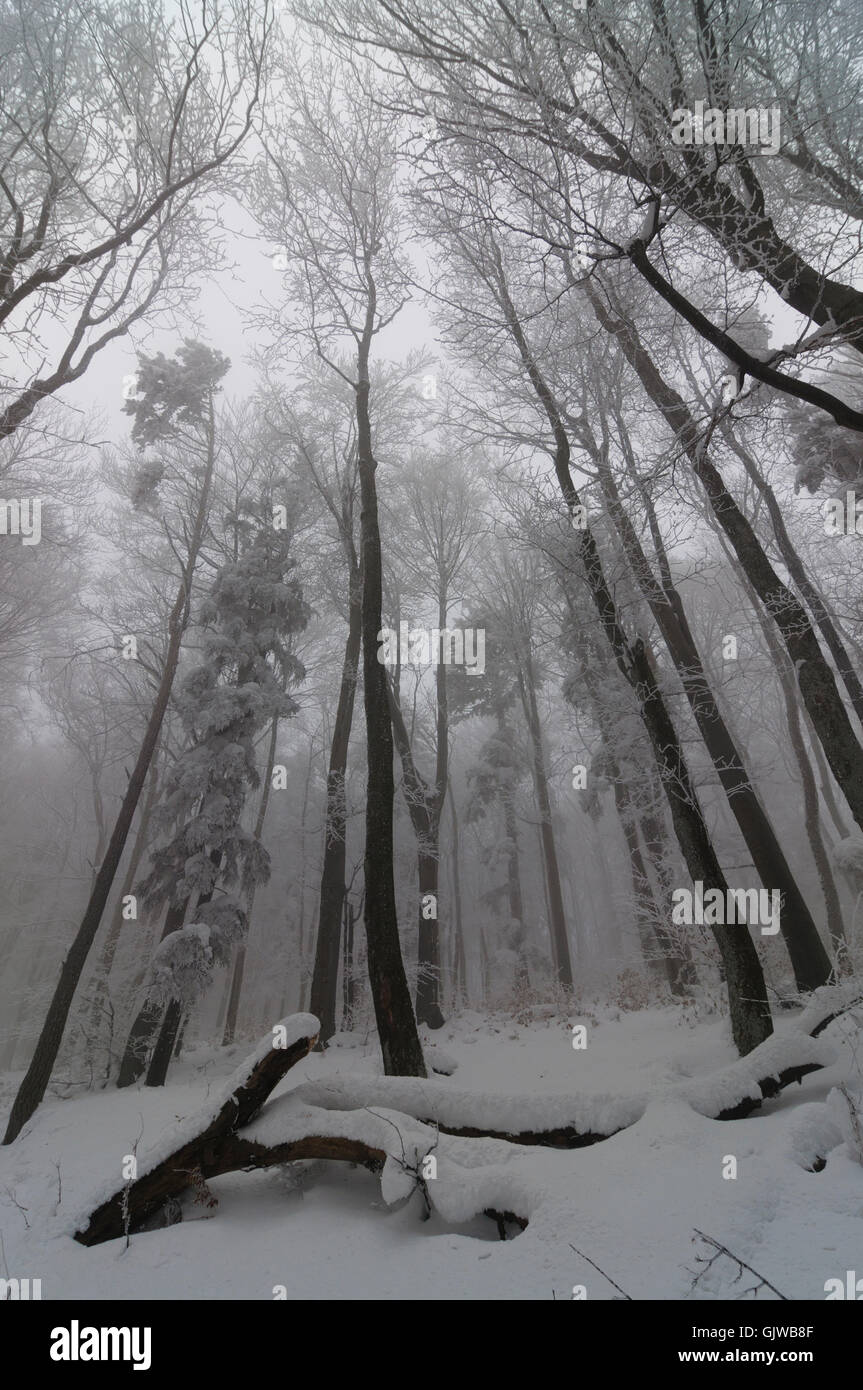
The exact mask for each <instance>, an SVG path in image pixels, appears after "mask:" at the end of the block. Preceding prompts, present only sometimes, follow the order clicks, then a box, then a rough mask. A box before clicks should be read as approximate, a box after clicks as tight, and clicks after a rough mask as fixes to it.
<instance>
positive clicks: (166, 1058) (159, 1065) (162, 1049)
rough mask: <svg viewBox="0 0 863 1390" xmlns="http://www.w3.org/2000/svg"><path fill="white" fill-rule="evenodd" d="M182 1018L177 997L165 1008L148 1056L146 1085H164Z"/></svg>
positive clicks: (181, 1009)
mask: <svg viewBox="0 0 863 1390" xmlns="http://www.w3.org/2000/svg"><path fill="white" fill-rule="evenodd" d="M182 1019H183V1006H182V1004H181V1003H180V1001H179V1000H178V999H172V1000H171V1002H170V1003H169V1004H168V1007H167V1009H166V1010H165V1017H164V1018H163V1020H162V1027H161V1028H160V1030H159V1037H158V1039H157V1042H156V1046H155V1047H154V1048H153V1055H152V1057H151V1058H150V1066H149V1069H148V1071H147V1082H146V1084H147V1085H148V1086H164V1084H165V1078H166V1076H167V1075H168V1067H169V1066H170V1064H171V1057H172V1056H173V1052H174V1044H175V1043H176V1041H177V1037H178V1035H179V1031H180V1024H181V1022H182Z"/></svg>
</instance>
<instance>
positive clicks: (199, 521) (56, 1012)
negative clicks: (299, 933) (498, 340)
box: [3, 399, 215, 1144]
mask: <svg viewBox="0 0 863 1390" xmlns="http://www.w3.org/2000/svg"><path fill="white" fill-rule="evenodd" d="M214 460H215V434H214V422H213V405H212V399H211V400H210V404H209V420H208V431H207V464H206V469H205V472H204V478H203V481H202V484H201V495H200V498H199V500H198V507H197V511H196V514H195V522H194V526H193V528H192V534H191V537H190V540H189V547H188V552H187V559H186V565H185V568H184V571H183V578H182V582H181V584H180V588H179V591H178V593H177V597H176V599H175V600H174V606H173V608H172V610H171V615H170V618H169V620H168V633H169V638H168V650H167V654H166V657H165V667H164V670H163V671H162V677H161V680H160V681H159V689H158V691H157V693H156V699H155V702H154V704H153V709H152V711H151V713H150V718H149V720H148V722H147V728H146V731H145V733H144V739H143V742H142V744H141V749H140V751H139V753H138V757H137V760H136V762H135V766H134V768H133V769H132V773H131V776H130V777H129V785H128V786H127V788H126V794H125V796H124V797H123V801H122V804H121V806H120V810H119V813H118V815H117V820H116V822H115V824H114V829H113V831H112V833H111V839H110V841H109V844H108V849H107V852H106V854H105V858H104V859H103V860H102V864H101V866H100V868H99V872H98V874H97V876H96V882H95V884H94V885H93V891H92V893H91V895H90V901H89V903H88V904H87V908H86V911H85V913H84V916H83V919H82V921H81V925H80V927H79V928H78V934H77V936H76V937H75V940H74V941H73V943H72V946H71V947H70V950H69V953H68V955H67V956H66V959H65V961H64V963H63V968H62V970H61V971H60V979H59V981H58V982H57V988H56V989H55V991H54V997H53V998H52V1000H51V1004H50V1006H49V1008H48V1014H47V1017H46V1019H45V1023H44V1025H43V1028H42V1032H41V1034H40V1037H39V1041H38V1043H37V1044H36V1051H35V1052H34V1053H33V1058H32V1060H31V1062H30V1066H29V1067H28V1069H27V1073H26V1075H25V1077H24V1080H23V1081H22V1082H21V1086H20V1088H19V1090H18V1094H17V1095H16V1097H15V1102H14V1104H13V1106H12V1110H11V1112H10V1115H9V1122H8V1125H7V1127H6V1134H5V1136H4V1139H3V1143H4V1144H11V1143H12V1141H13V1140H14V1139H15V1138H16V1137H17V1135H18V1134H19V1133H20V1132H21V1126H22V1125H24V1124H26V1123H27V1121H28V1120H29V1118H30V1116H31V1115H32V1114H33V1112H34V1110H35V1109H36V1107H37V1106H38V1105H39V1103H40V1101H41V1100H42V1097H43V1096H44V1094H45V1089H46V1087H47V1085H48V1082H49V1081H50V1079H51V1071H52V1069H53V1066H54V1062H55V1060H56V1058H57V1053H58V1052H59V1050H60V1044H61V1042H62V1040H63V1032H64V1029H65V1027H66V1020H67V1019H68V1017H69V1010H70V1008H71V1007H72V1000H73V999H74V997H75V990H76V988H77V986H78V981H79V980H80V978H81V974H82V972H83V970H84V966H85V964H86V962H87V956H88V955H89V952H90V947H91V946H92V944H93V942H94V940H95V938H96V933H97V932H98V930H99V926H100V924H101V921H102V914H103V913H104V911H105V907H106V905H107V902H108V897H109V895H110V892H111V887H112V885H113V882H114V877H115V875H116V873H117V870H118V868H119V867H120V860H121V858H122V856H123V850H124V849H125V847H126V840H127V839H128V836H129V831H130V830H131V828H132V821H133V819H134V816H135V810H136V808H137V805H138V802H139V800H140V797H141V793H142V792H143V790H144V783H145V782H146V780H147V774H148V772H149V770H150V763H151V762H152V760H153V755H154V754H155V751H156V747H157V745H158V742H159V734H160V733H161V729H162V721H163V719H164V717H165V711H166V709H167V708H168V700H169V699H170V696H171V688H172V686H173V684H174V676H175V675H176V671H177V663H178V661H179V658H180V647H181V644H182V641H183V634H184V633H185V631H186V625H187V623H188V621H189V609H190V604H191V591H192V580H193V577H194V572H195V565H196V563H197V559H198V552H199V550H200V547H201V539H202V537H203V534H204V523H205V520H206V516H207V508H208V504H209V497H210V485H211V482H212V476H213V464H214Z"/></svg>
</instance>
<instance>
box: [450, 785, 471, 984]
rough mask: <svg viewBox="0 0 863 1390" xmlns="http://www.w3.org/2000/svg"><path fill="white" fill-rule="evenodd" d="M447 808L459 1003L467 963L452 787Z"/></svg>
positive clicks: (454, 960) (454, 947)
mask: <svg viewBox="0 0 863 1390" xmlns="http://www.w3.org/2000/svg"><path fill="white" fill-rule="evenodd" d="M449 808H450V814H451V815H452V849H451V853H450V867H451V869H452V899H453V914H454V915H453V933H454V937H453V951H452V970H453V997H454V1000H455V1002H456V1003H457V1004H458V1003H461V1002H463V1001H466V1000H467V961H466V960H465V954H464V926H463V922H462V903H461V864H460V854H459V827H458V811H457V809H456V804H455V797H454V795H453V790H452V787H450V788H449Z"/></svg>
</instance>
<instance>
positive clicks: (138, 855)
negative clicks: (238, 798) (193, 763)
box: [90, 748, 159, 1028]
mask: <svg viewBox="0 0 863 1390" xmlns="http://www.w3.org/2000/svg"><path fill="white" fill-rule="evenodd" d="M158 757H159V750H158V748H156V751H155V752H154V754H153V763H152V766H151V768H150V775H149V778H148V780H147V791H146V795H145V797H144V804H143V806H142V807H141V815H140V819H139V821H138V831H137V834H136V836H135V843H134V845H133V847H132V854H131V856H130V859H129V864H128V867H127V869H126V875H125V877H124V879H123V883H122V885H121V887H120V892H119V895H118V896H119V902H118V904H117V915H116V917H115V919H114V921H113V922H112V923H111V925H110V927H109V928H108V933H107V936H106V937H105V943H104V946H103V947H102V953H101V955H100V956H99V963H98V965H97V966H96V969H95V971H94V973H93V978H92V980H91V982H90V992H91V994H92V999H93V1003H92V1006H91V1010H90V1022H91V1024H92V1026H93V1027H94V1028H95V1027H98V1025H99V1022H100V1015H101V1012H102V1008H103V1006H104V1003H105V1000H106V998H107V994H108V982H109V980H110V977H111V970H112V968H113V965H114V957H115V955H116V954H117V946H118V945H119V942H120V936H121V934H122V931H123V927H124V926H125V920H124V918H123V910H122V909H123V899H124V898H126V897H128V896H129V895H130V894H131V892H132V888H133V887H134V884H135V879H136V878H137V875H138V869H139V868H140V865H141V860H142V859H143V857H144V850H145V849H146V847H147V837H148V835H149V831H150V821H151V819H152V815H153V808H154V807H155V805H156V797H157V794H158V790H159V765H158Z"/></svg>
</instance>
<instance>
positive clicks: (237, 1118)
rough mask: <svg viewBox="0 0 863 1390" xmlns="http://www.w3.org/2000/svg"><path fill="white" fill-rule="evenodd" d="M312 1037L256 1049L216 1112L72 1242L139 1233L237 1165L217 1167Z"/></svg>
mask: <svg viewBox="0 0 863 1390" xmlns="http://www.w3.org/2000/svg"><path fill="white" fill-rule="evenodd" d="M310 1022H314V1023H316V1020H311V1019H310ZM316 1038H317V1031H316V1030H315V1032H310V1033H309V1035H308V1036H304V1037H301V1038H298V1039H297V1040H296V1041H295V1042H292V1043H290V1044H289V1045H288V1046H287V1047H284V1048H279V1047H276V1046H274V1045H273V1044H272V1042H270V1045H269V1046H268V1047H266V1050H264V1049H263V1048H260V1049H259V1050H258V1052H257V1053H256V1054H254V1055H253V1058H252V1061H251V1065H250V1067H249V1070H248V1072H247V1074H246V1076H245V1078H244V1079H241V1080H240V1081H239V1082H238V1083H237V1084H236V1085H235V1086H233V1087H232V1088H231V1090H230V1092H229V1093H228V1095H227V1096H226V1097H225V1099H224V1101H223V1102H222V1104H221V1105H220V1106H219V1108H218V1110H217V1111H216V1114H215V1115H214V1116H212V1117H211V1118H209V1119H207V1120H206V1121H204V1122H202V1125H201V1128H200V1129H199V1130H197V1131H195V1129H194V1122H192V1124H191V1125H188V1126H184V1128H191V1129H192V1131H193V1132H192V1133H191V1135H190V1137H189V1138H188V1139H187V1140H186V1141H185V1142H184V1143H180V1144H179V1146H178V1147H177V1148H176V1149H175V1150H174V1152H173V1153H172V1154H170V1155H169V1157H168V1158H166V1159H164V1160H163V1161H162V1162H161V1163H158V1164H156V1166H155V1167H154V1168H153V1169H151V1170H150V1172H148V1173H144V1174H142V1176H141V1177H139V1178H138V1179H136V1180H135V1181H134V1182H131V1183H128V1184H126V1185H124V1186H123V1187H122V1188H120V1189H119V1190H118V1191H117V1192H115V1193H113V1194H112V1195H111V1197H109V1198H108V1199H107V1201H105V1202H102V1203H101V1205H100V1206H98V1207H97V1208H96V1210H95V1211H94V1212H93V1213H92V1215H91V1217H90V1220H89V1223H88V1225H87V1227H86V1229H85V1230H83V1231H78V1232H76V1235H75V1239H76V1240H79V1241H80V1242H81V1243H82V1244H83V1245H97V1244H99V1243H100V1242H101V1241H103V1240H111V1239H113V1238H115V1237H116V1236H120V1235H123V1234H125V1233H126V1232H127V1231H129V1230H136V1229H139V1228H140V1226H141V1225H142V1224H143V1223H144V1222H145V1221H146V1220H147V1219H148V1218H149V1217H150V1216H152V1215H154V1213H155V1212H157V1211H158V1210H159V1209H160V1208H161V1207H162V1206H163V1205H164V1203H165V1202H166V1201H167V1200H168V1198H169V1197H172V1196H176V1195H177V1194H178V1193H180V1192H182V1191H183V1189H184V1188H187V1187H190V1186H194V1185H195V1183H196V1182H200V1181H201V1180H202V1178H206V1177H208V1176H209V1177H213V1176H215V1175H216V1174H217V1173H219V1172H228V1171H230V1170H231V1169H232V1168H233V1167H235V1166H237V1165H236V1163H235V1162H234V1161H233V1158H234V1157H235V1156H236V1155H232V1157H231V1161H229V1162H228V1165H227V1167H224V1166H221V1165H222V1164H223V1163H224V1162H225V1161H226V1159H227V1155H228V1154H229V1153H230V1151H231V1147H232V1146H231V1144H229V1143H228V1142H227V1141H229V1140H231V1139H232V1137H233V1136H234V1135H235V1133H236V1131H237V1130H238V1129H241V1128H242V1127H243V1126H244V1125H246V1124H248V1123H249V1121H250V1120H251V1119H252V1118H253V1116H254V1115H256V1114H257V1112H258V1111H259V1110H260V1108H261V1106H262V1105H263V1103H264V1101H265V1100H266V1099H267V1097H268V1096H269V1094H270V1092H271V1091H272V1090H273V1088H274V1087H275V1086H276V1085H278V1083H279V1081H281V1079H282V1077H283V1076H284V1075H285V1073H286V1072H288V1071H290V1069H291V1067H292V1066H294V1065H295V1063H297V1062H299V1061H300V1060H301V1059H302V1058H303V1057H305V1056H306V1055H307V1053H308V1052H310V1051H311V1049H312V1047H313V1046H314V1043H315V1040H316ZM303 1156H304V1157H305V1155H303ZM274 1161H276V1162H278V1161H280V1160H274Z"/></svg>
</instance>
